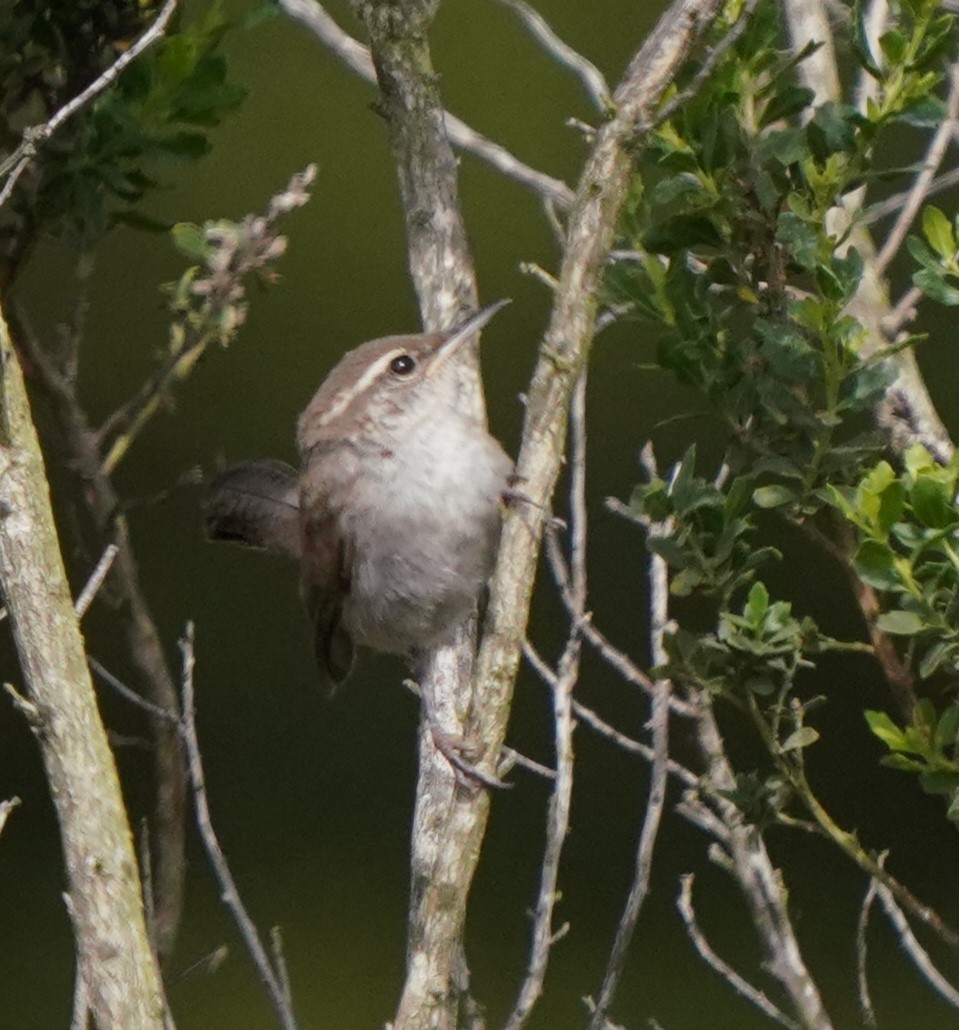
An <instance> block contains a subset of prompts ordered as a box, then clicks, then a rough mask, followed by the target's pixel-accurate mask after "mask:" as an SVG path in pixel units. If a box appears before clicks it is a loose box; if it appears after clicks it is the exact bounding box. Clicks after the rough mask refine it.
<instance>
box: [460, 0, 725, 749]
mask: <svg viewBox="0 0 959 1030" xmlns="http://www.w3.org/2000/svg"><path fill="white" fill-rule="evenodd" d="M720 6H721V5H720V3H718V2H716V0H678V2H676V3H674V4H673V5H672V6H671V7H670V8H669V10H668V11H667V12H666V14H665V15H663V17H662V18H661V19H660V22H659V24H658V25H657V27H656V29H655V30H654V31H653V33H652V34H651V35H650V37H649V38H648V40H647V41H646V43H645V44H644V45H643V47H642V48H641V49H640V50H639V52H638V53H637V54H636V56H635V57H634V58H633V61H632V62H631V64H630V66H629V68H628V70H627V72H626V75H625V77H624V79H623V82H622V83H621V85H620V86H619V87H618V88H617V90H616V92H615V94H614V97H613V103H614V106H615V108H616V113H615V115H614V116H613V117H612V118H611V119H610V121H609V122H607V123H606V124H605V125H603V126H602V127H601V128H600V129H599V131H598V132H597V135H596V141H595V144H594V146H593V150H592V152H591V154H590V156H589V159H588V161H587V163H586V167H585V170H584V172H583V175H582V178H581V179H580V183H579V187H578V189H577V195H576V202H575V204H574V206H573V209H572V211H571V213H570V222H569V231H568V235H567V244H566V249H565V253H564V255H563V261H562V267H561V271H560V276H559V281H558V288H557V293H556V302H555V306H554V308H553V313H552V317H551V319H550V324H549V328H548V330H547V332H546V336H545V339H544V341H543V343H542V345H541V347H540V355H539V360H538V362H537V365H536V369H535V372H534V374H533V381H532V384H531V388H530V391H529V394H528V397H529V400H528V405H527V417H526V424H525V427H524V432H523V443H522V447H521V450H520V457H519V462H518V473H519V476H520V477H521V481H522V484H523V492H524V494H525V495H526V496H527V497H528V498H529V499H530V500H531V502H532V503H531V504H529V505H523V506H521V508H520V509H518V510H516V511H512V512H509V513H508V514H507V517H506V523H505V525H504V530H503V538H502V543H501V546H500V556H499V562H498V565H497V571H496V574H495V576H494V580H493V585H492V592H491V600H490V605H489V610H488V612H487V617H486V625H485V627H484V634H483V642H482V646H481V648H480V653H479V658H478V661H477V671H476V696H475V703H474V707H473V710H472V712H471V720H470V728H471V735H476V736H477V737H479V738H480V739H482V740H483V741H485V742H486V743H487V746H488V748H489V749H490V753H491V754H492V755H493V756H494V757H495V755H496V753H497V752H498V750H499V747H500V746H501V743H502V740H503V736H504V734H505V730H506V722H507V719H508V717H509V709H510V701H511V697H512V690H513V682H514V679H515V676H516V670H517V666H518V663H519V655H520V649H521V647H522V644H523V638H524V633H525V626H526V621H527V616H528V613H529V602H530V596H531V593H532V587H533V579H534V576H535V571H536V562H537V557H538V554H539V545H540V539H541V535H542V530H543V521H544V512H545V510H546V508H547V505H548V501H549V498H550V496H551V495H552V492H553V489H554V486H555V483H556V479H557V476H558V474H559V470H560V465H561V462H562V456H563V448H564V440H565V433H566V423H567V413H568V407H569V399H570V396H571V393H572V389H573V384H574V383H575V381H576V379H577V377H578V376H579V374H580V371H581V369H582V368H583V366H584V364H585V362H586V360H587V357H588V355H589V348H590V344H591V342H592V337H593V333H594V330H595V316H596V292H597V288H598V285H599V282H600V277H601V274H602V267H603V262H604V261H605V260H606V257H607V255H608V253H609V249H610V247H611V245H612V242H613V237H614V231H615V227H616V223H617V220H618V217H619V213H620V209H621V206H622V203H623V201H624V198H625V196H626V190H627V186H628V181H629V174H630V159H629V155H628V152H627V148H628V146H629V145H630V144H632V143H633V142H635V140H636V137H637V135H638V134H639V133H640V132H641V130H642V129H643V128H644V127H645V126H646V125H647V124H649V122H650V121H651V120H652V119H653V117H654V115H655V111H656V108H657V105H658V104H659V102H660V99H661V97H662V96H663V93H664V92H665V90H666V88H667V87H668V85H669V84H670V82H671V81H672V79H673V77H674V75H675V73H676V71H677V70H678V68H679V66H680V64H681V63H682V61H683V60H684V58H685V57H686V55H687V54H688V52H689V50H690V49H691V48H692V46H693V45H694V44H695V43H696V41H697V40H698V39H699V37H700V35H701V34H702V32H703V31H704V30H705V29H706V28H707V27H708V26H709V25H710V24H711V23H712V21H713V20H714V19H715V18H716V16H717V14H718V12H719V8H720Z"/></svg>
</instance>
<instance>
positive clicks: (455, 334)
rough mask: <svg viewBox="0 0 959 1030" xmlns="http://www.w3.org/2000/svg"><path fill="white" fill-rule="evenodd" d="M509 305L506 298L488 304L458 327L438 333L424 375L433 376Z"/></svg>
mask: <svg viewBox="0 0 959 1030" xmlns="http://www.w3.org/2000/svg"><path fill="white" fill-rule="evenodd" d="M509 303H510V299H509V298H508V297H507V298H505V299H503V300H498V301H496V303H495V304H489V305H487V306H486V307H485V308H480V310H479V311H477V312H476V313H475V314H473V315H470V316H469V318H467V319H466V320H465V321H464V322H460V324H459V325H457V326H454V327H453V328H452V329H447V330H446V331H445V332H443V333H440V334H439V335H440V337H441V339H440V343H439V346H438V347H437V348H436V350H435V351H433V355H432V358H431V359H430V363H429V368H428V369H427V370H426V375H427V376H433V375H435V374H436V373H437V372H438V371H439V370H440V369H441V368H442V367H443V366H444V365H445V364H446V362H447V361H449V359H450V358H451V357H453V355H454V354H456V353H458V352H459V350H460V348H461V347H463V345H464V344H466V343H468V342H469V341H470V340H472V339H473V337H474V336H475V335H476V334H477V333H478V332H479V331H480V329H482V328H483V326H484V325H486V323H487V322H488V321H489V320H490V319H491V318H492V317H493V315H495V314H496V312H497V311H499V310H500V308H505V307H506V305H507V304H509Z"/></svg>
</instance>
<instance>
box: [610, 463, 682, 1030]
mask: <svg viewBox="0 0 959 1030" xmlns="http://www.w3.org/2000/svg"><path fill="white" fill-rule="evenodd" d="M643 455H644V463H645V464H646V466H647V471H648V472H649V474H650V476H654V475H655V474H656V469H655V458H654V456H653V449H652V445H651V444H647V445H646V447H645V448H644V451H643ZM667 529H668V523H665V524H658V523H654V524H653V525H652V526H651V527H650V532H651V533H652V534H653V535H657V534H662V533H664V532H666V530H667ZM649 582H650V591H649V592H650V598H649V606H650V616H651V618H650V637H651V651H652V655H653V661H654V662H655V663H656V664H657V665H663V664H664V663H665V661H666V658H667V655H666V650H665V647H664V645H663V635H664V634H665V632H666V627H667V624H668V623H669V570H668V568H667V566H666V562H665V560H664V559H663V558H661V557H660V556H659V555H657V554H655V553H652V552H650V559H649ZM671 694H672V684H671V683H670V681H669V680H666V679H661V680H658V681H657V682H656V685H655V693H654V695H653V714H652V720H651V723H652V731H653V767H652V773H651V776H650V784H649V798H648V800H647V803H646V811H645V814H644V815H643V822H642V828H641V830H640V833H639V843H638V845H637V848H636V861H635V868H634V871H633V882H632V884H631V885H630V888H629V894H628V896H627V898H626V904H625V906H624V908H623V913H622V916H621V917H620V920H619V925H618V926H617V928H616V938H615V940H614V941H613V947H612V950H611V951H610V955H609V962H608V963H607V966H606V971H605V973H604V975H603V983H602V986H601V988H600V991H599V997H598V999H597V1001H596V1006H595V1009H594V1012H593V1017H592V1019H591V1021H590V1030H603V1025H604V1023H605V1022H606V1014H607V1013H608V1012H609V1009H610V1007H611V1006H612V1003H613V997H614V995H615V994H616V988H617V987H618V986H619V980H620V977H621V976H622V972H623V967H624V965H625V963H626V955H627V953H628V951H629V946H630V943H631V942H632V939H633V934H634V932H635V930H636V923H637V922H638V920H639V913H640V911H641V910H642V907H643V903H644V902H645V901H646V898H647V897H648V895H649V881H650V876H651V875H652V868H653V852H654V850H655V847H656V838H657V836H658V835H659V826H660V823H661V821H662V816H663V808H664V806H665V803H666V778H667V773H668V764H669V701H670V696H671Z"/></svg>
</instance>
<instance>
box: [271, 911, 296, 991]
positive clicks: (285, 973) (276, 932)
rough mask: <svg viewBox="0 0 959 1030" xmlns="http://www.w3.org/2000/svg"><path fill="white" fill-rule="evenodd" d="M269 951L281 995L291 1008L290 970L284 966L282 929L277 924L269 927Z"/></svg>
mask: <svg viewBox="0 0 959 1030" xmlns="http://www.w3.org/2000/svg"><path fill="white" fill-rule="evenodd" d="M270 951H272V952H273V966H274V968H275V969H276V973H277V978H278V979H279V981H280V986H281V987H282V988H283V997H284V999H285V1000H286V1004H287V1006H288V1007H289V1009H290V1011H292V1010H293V989H292V987H291V986H290V971H289V969H287V966H286V955H285V953H284V951H283V930H282V928H281V927H279V926H273V927H271V928H270Z"/></svg>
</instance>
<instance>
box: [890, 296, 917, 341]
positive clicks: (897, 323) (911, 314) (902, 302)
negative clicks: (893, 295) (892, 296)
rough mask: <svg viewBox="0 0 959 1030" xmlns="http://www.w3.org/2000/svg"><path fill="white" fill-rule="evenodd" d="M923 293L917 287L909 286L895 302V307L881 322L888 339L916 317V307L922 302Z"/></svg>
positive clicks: (893, 336)
mask: <svg viewBox="0 0 959 1030" xmlns="http://www.w3.org/2000/svg"><path fill="white" fill-rule="evenodd" d="M922 297H923V293H922V290H920V289H919V287H918V286H910V287H909V289H908V290H906V292H905V293H904V294H903V295H902V296H901V297H900V298H899V300H898V301H897V302H896V306H895V307H894V308H893V309H892V311H890V312H889V314H888V315H886V316H885V317H884V318H883V320H882V331H883V332H884V333H885V334H886V336H888V337H889V338H890V339H894V338H895V337H896V336H897V335H898V334H899V331H900V330H901V329H902V327H903V326H904V325H906V324H907V323H908V322H911V321H912V320H913V319H914V318H915V317H916V305H917V304H918V303H919V301H920V300H922Z"/></svg>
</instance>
